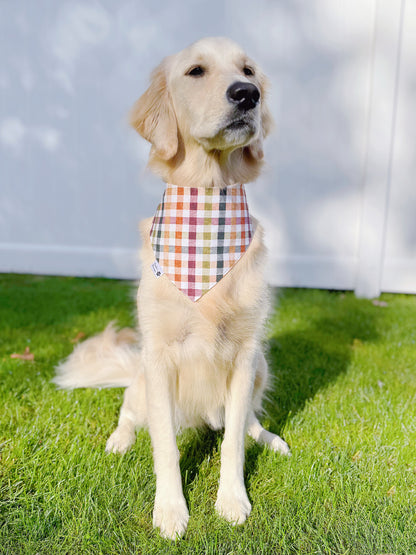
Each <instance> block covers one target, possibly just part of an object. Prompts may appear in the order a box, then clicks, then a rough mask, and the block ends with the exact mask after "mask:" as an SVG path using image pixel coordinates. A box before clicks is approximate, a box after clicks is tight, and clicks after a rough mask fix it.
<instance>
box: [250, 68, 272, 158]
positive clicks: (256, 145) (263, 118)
mask: <svg viewBox="0 0 416 555" xmlns="http://www.w3.org/2000/svg"><path fill="white" fill-rule="evenodd" d="M268 88H269V83H268V81H267V79H266V77H265V76H263V75H262V78H261V85H260V94H261V114H260V123H261V129H260V133H259V137H258V138H257V139H256V140H255V141H253V142H252V143H250V144H249V145H248V148H249V150H250V154H251V155H252V156H253V158H255V159H256V160H262V158H263V156H264V153H263V139H265V138H266V137H267V135H268V134H269V133H270V131H271V130H272V129H273V125H274V123H273V117H272V114H271V112H270V110H269V107H268V105H267V102H266V100H265V97H266V95H267V90H268Z"/></svg>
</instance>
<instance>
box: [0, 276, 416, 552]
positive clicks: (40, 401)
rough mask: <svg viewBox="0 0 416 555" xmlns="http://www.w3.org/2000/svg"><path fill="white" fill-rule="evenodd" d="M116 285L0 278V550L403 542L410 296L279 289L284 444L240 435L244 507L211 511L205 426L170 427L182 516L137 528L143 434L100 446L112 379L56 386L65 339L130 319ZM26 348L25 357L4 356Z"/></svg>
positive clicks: (278, 374) (213, 482)
mask: <svg viewBox="0 0 416 555" xmlns="http://www.w3.org/2000/svg"><path fill="white" fill-rule="evenodd" d="M133 297H134V287H133V284H132V283H127V282H119V281H111V280H104V279H74V278H49V277H29V276H17V275H4V276H0V374H1V382H0V402H1V406H2V411H1V417H0V418H1V420H0V457H1V458H0V492H1V493H0V553H2V554H19V555H20V554H33V555H35V554H48V555H50V554H61V553H62V554H76V555H82V554H94V555H96V554H100V553H104V554H133V553H143V554H149V553H155V554H156V553H169V554H170V553H189V554H200V553H201V554H202V553H204V554H205V553H207V554H217V553H219V554H226V553H229V554H250V553H253V554H257V553H258V554H261V553H271V554H275V553H277V554H309V553H325V554H326V553H328V554H329V553H330V554H341V553H343V554H357V555H369V554H381V553H395V554H411V553H416V449H415V443H416V376H415V374H416V297H412V296H404V295H383V296H382V297H381V298H382V300H383V301H385V302H386V303H387V306H375V305H374V304H373V303H372V302H371V301H367V300H358V299H356V298H355V297H354V295H353V294H351V293H346V294H342V293H339V292H328V291H317V290H289V289H287V290H282V291H280V293H279V294H278V296H277V297H276V311H275V312H274V313H273V315H272V317H271V319H270V324H269V328H268V347H269V349H268V357H269V361H270V366H271V370H272V374H273V376H274V386H273V389H272V391H271V392H270V395H269V398H268V400H267V402H266V404H265V405H266V409H267V415H266V416H265V417H264V422H265V425H266V427H268V428H269V429H270V430H272V431H274V432H276V433H280V434H282V435H283V436H284V437H285V439H286V440H287V441H288V442H289V444H290V445H291V447H292V453H293V456H292V457H290V458H284V457H281V456H278V455H275V454H273V453H271V452H269V451H268V450H267V449H263V448H259V447H258V446H257V445H255V444H254V443H253V442H252V441H248V442H247V456H246V483H247V488H248V494H249V497H250V499H251V502H252V505H253V511H252V515H251V516H250V518H249V520H248V521H247V523H246V524H244V525H243V526H241V527H232V526H231V525H229V524H227V523H226V522H224V521H222V520H221V519H220V518H218V517H217V516H216V514H215V511H214V503H215V495H216V488H217V484H218V478H219V459H220V457H219V451H220V444H221V435H219V434H214V433H212V432H200V433H196V432H191V431H188V432H186V433H184V434H183V435H182V436H180V437H179V440H178V441H179V448H180V452H181V470H182V479H183V482H184V491H185V496H186V498H187V501H188V504H189V508H190V513H191V518H190V521H189V528H188V531H187V533H186V536H185V538H184V539H183V540H181V541H179V542H176V543H171V542H168V541H165V540H162V539H161V538H160V537H159V535H158V533H157V532H156V531H154V530H153V529H152V517H151V514H152V504H153V497H154V491H155V480H154V476H153V473H152V457H151V446H150V440H149V436H148V433H147V432H146V431H141V432H140V433H139V434H138V439H137V442H136V444H135V446H134V447H133V448H132V450H131V451H130V452H129V453H128V454H127V455H125V456H124V457H119V456H116V455H106V454H105V453H104V447H105V442H106V439H107V437H108V436H109V434H110V433H111V431H112V430H113V429H114V427H115V425H116V422H117V416H118V411H119V408H120V404H121V401H122V394H123V392H122V390H120V389H116V390H103V391H99V390H76V391H73V392H65V391H58V390H56V389H55V387H54V386H53V385H52V384H51V382H50V380H51V378H52V376H53V373H54V365H55V364H56V363H57V362H58V361H59V360H60V359H62V358H63V357H65V356H66V355H67V354H69V353H70V351H71V350H72V348H73V344H72V343H71V339H73V338H74V337H76V335H77V334H78V333H79V332H83V333H85V334H86V336H89V335H91V334H93V333H96V332H98V331H100V330H101V329H102V328H103V326H104V325H105V324H106V323H107V322H108V321H109V320H114V319H115V320H117V321H118V322H119V323H120V325H123V326H124V325H132V324H134V321H135V318H134V301H133ZM27 346H29V347H30V351H31V352H32V353H34V355H35V360H34V361H32V362H31V361H22V360H19V359H11V358H10V354H12V353H15V352H17V353H21V352H23V351H24V349H25V348H26V347H27Z"/></svg>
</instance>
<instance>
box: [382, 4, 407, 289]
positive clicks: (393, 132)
mask: <svg viewBox="0 0 416 555" xmlns="http://www.w3.org/2000/svg"><path fill="white" fill-rule="evenodd" d="M405 8H406V0H401V4H400V22H399V29H398V40H397V52H396V68H395V75H394V92H393V112H392V117H391V128H390V145H389V161H388V168H387V188H386V196H385V204H384V218H383V231H382V233H383V237H382V243H381V244H382V251H381V265H380V276H379V287H380V288H381V282H382V277H383V272H384V259H385V254H386V242H387V225H388V221H389V205H390V199H391V180H392V174H393V156H394V151H395V142H396V141H395V138H396V123H397V109H398V100H399V88H400V70H401V60H402V45H403V27H404V12H405Z"/></svg>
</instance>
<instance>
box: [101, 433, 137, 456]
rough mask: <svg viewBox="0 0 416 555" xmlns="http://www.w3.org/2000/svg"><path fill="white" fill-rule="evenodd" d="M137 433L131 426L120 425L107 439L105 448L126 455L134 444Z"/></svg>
mask: <svg viewBox="0 0 416 555" xmlns="http://www.w3.org/2000/svg"><path fill="white" fill-rule="evenodd" d="M135 439H136V435H135V433H134V430H131V429H130V428H123V427H120V426H119V427H118V428H116V430H115V431H114V432H113V433H112V434H111V436H110V437H109V438H108V440H107V444H106V446H105V450H106V452H107V453H119V454H120V455H124V453H126V451H128V450H129V449H130V447H131V446H132V445H133V443H134V440H135Z"/></svg>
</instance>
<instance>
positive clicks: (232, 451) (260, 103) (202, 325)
mask: <svg viewBox="0 0 416 555" xmlns="http://www.w3.org/2000/svg"><path fill="white" fill-rule="evenodd" d="M266 91H267V80H266V78H265V76H264V75H263V73H262V71H261V70H260V68H259V67H258V66H257V64H256V63H255V62H254V61H253V60H251V59H250V58H249V57H248V56H247V55H246V54H245V53H244V52H243V51H242V50H241V48H240V47H239V46H238V45H236V44H235V43H234V42H232V41H230V40H228V39H226V38H205V39H202V40H200V41H198V42H196V43H194V44H192V45H191V46H189V47H188V48H185V49H184V50H182V51H181V52H179V53H177V54H175V55H173V56H169V57H167V58H166V59H164V60H163V61H162V63H161V64H160V65H159V66H158V67H157V68H156V69H155V70H154V72H153V74H152V77H151V82H150V86H149V88H148V89H147V90H146V91H145V92H144V94H143V95H142V96H141V97H140V98H139V100H138V101H137V102H136V104H135V105H134V107H133V109H132V112H131V116H130V117H131V124H132V126H133V127H134V128H135V129H136V130H137V131H138V132H139V133H140V135H141V136H142V137H144V138H145V139H146V140H147V141H149V142H150V143H151V151H150V159H149V167H150V169H151V170H152V171H154V172H155V173H156V174H158V175H159V176H160V177H161V178H162V180H163V181H165V182H166V183H167V184H173V185H176V186H178V187H179V186H180V187H184V188H186V187H191V188H192V187H198V188H204V190H205V189H207V190H208V189H210V188H219V189H220V190H222V191H223V190H225V189H226V188H229V187H232V186H234V185H236V184H245V183H248V182H250V181H253V180H254V179H255V178H256V177H257V176H258V174H259V172H260V169H261V166H262V158H263V149H262V144H263V139H264V138H265V137H266V135H267V134H268V133H269V131H270V128H271V123H272V122H271V116H270V112H269V110H268V107H267V104H266V99H265V97H266ZM152 222H153V219H152V218H150V219H148V220H145V221H144V222H142V224H141V234H142V240H143V249H142V277H141V281H140V286H139V289H138V295H137V304H138V321H139V329H138V331H137V332H135V331H133V330H121V331H116V329H115V328H114V327H113V326H112V325H109V326H107V328H106V329H105V331H104V332H103V333H102V334H100V335H98V336H96V337H93V338H90V339H88V340H86V341H84V342H83V343H82V344H80V345H78V346H77V347H76V349H75V350H74V352H73V353H72V354H71V355H70V356H69V358H68V359H67V360H66V361H65V362H63V363H62V364H61V365H60V366H59V367H58V371H57V376H56V378H55V382H56V383H57V384H58V385H59V386H60V387H64V388H74V387H121V386H122V387H126V388H127V389H126V391H125V394H124V402H123V405H122V408H121V413H120V417H119V422H118V426H117V428H116V430H115V431H114V433H113V434H112V435H111V436H110V438H109V439H108V441H107V447H106V450H107V452H110V453H125V452H126V451H127V449H129V447H130V446H131V445H132V444H133V443H134V441H135V431H136V429H137V428H140V427H148V429H149V432H150V436H151V440H152V447H153V458H154V471H155V474H156V498H155V504H154V512H153V523H154V526H155V527H158V528H159V529H160V533H161V534H162V536H164V537H166V538H172V539H175V538H176V537H178V536H182V535H183V534H184V532H185V530H186V527H187V523H188V519H189V513H188V508H187V505H186V501H185V498H184V495H183V491H182V482H181V474H180V468H179V452H178V448H177V444H176V434H177V431H178V430H179V429H184V428H187V427H195V426H204V425H208V426H210V427H211V428H213V429H215V430H217V429H220V428H224V439H223V442H222V446H221V473H220V480H219V487H218V495H217V500H216V504H215V508H216V510H217V512H218V514H219V515H221V516H222V517H223V518H225V519H226V520H228V521H229V522H231V523H234V524H241V523H242V522H244V521H245V520H246V518H247V517H248V515H249V514H250V511H251V505H250V502H249V499H248V497H247V492H246V488H245V485H244V473H243V470H244V443H245V436H246V434H248V435H249V436H251V437H252V438H254V440H255V441H257V442H259V443H260V444H265V445H267V446H268V447H269V448H271V449H272V450H274V451H277V452H279V453H282V454H288V453H289V448H288V446H287V444H286V443H285V442H284V441H283V440H282V439H281V438H280V437H279V436H277V435H275V434H273V433H271V432H269V431H267V430H265V429H264V428H263V427H262V426H261V424H260V423H259V420H258V419H257V416H256V414H257V415H258V414H259V413H260V412H261V404H262V398H263V396H264V392H265V389H266V387H267V384H268V369H267V363H266V360H265V357H264V355H263V352H262V343H261V340H262V333H263V325H264V322H265V318H266V317H267V313H268V294H267V286H266V283H265V279H264V276H263V273H264V268H265V255H266V252H265V247H264V244H263V230H262V228H261V226H260V224H259V223H258V222H257V221H256V220H255V219H254V218H253V217H251V225H252V236H251V241H250V244H249V246H248V248H247V250H246V251H245V253H244V254H243V255H242V256H241V258H240V259H239V260H238V262H237V263H236V264H234V266H233V267H232V268H231V270H230V271H229V272H228V273H226V275H224V277H222V279H220V280H219V281H218V283H216V284H215V286H214V287H212V288H211V289H210V290H209V291H208V292H207V293H206V294H204V295H203V296H201V297H200V298H199V299H198V300H192V299H190V298H189V297H188V296H187V295H186V294H184V293H183V292H182V291H181V290H180V289H179V288H178V287H177V286H176V285H175V284H174V283H172V281H171V280H170V279H169V278H168V276H167V275H165V274H163V272H159V273H158V274H159V275H158V277H157V276H156V275H155V273H154V271H153V270H152V265H153V264H154V261H155V254H154V251H153V248H152V244H151V241H150V233H151V227H152ZM160 274H162V275H160Z"/></svg>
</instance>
